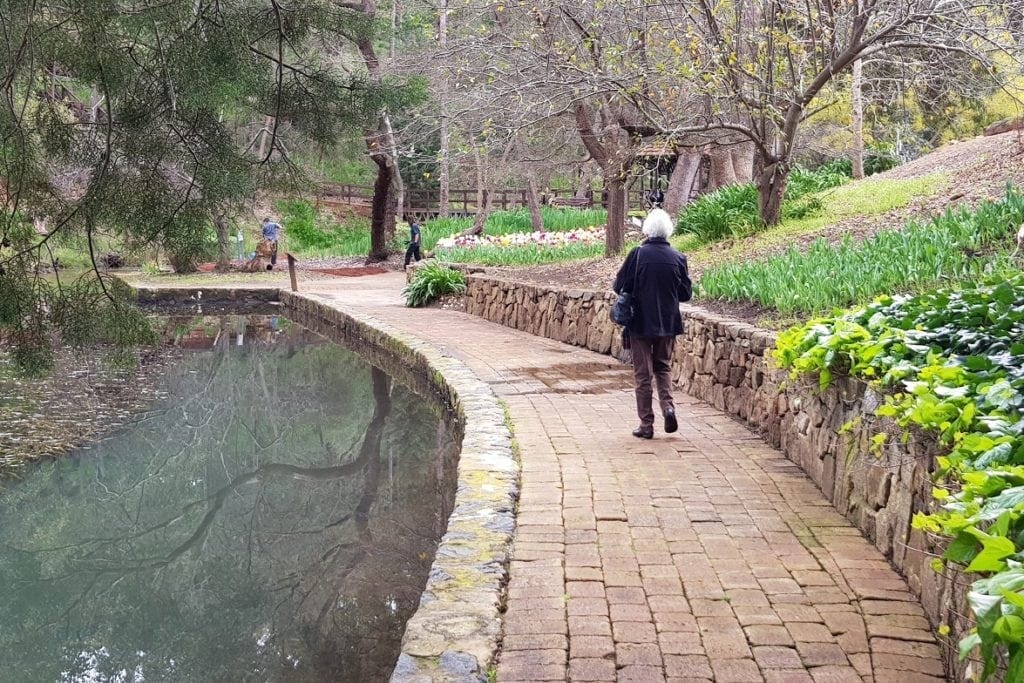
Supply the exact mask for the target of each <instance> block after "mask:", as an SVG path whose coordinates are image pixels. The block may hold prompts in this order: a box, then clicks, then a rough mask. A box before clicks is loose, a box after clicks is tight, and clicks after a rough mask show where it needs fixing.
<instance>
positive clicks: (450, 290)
mask: <svg viewBox="0 0 1024 683" xmlns="http://www.w3.org/2000/svg"><path fill="white" fill-rule="evenodd" d="M465 291H466V278H465V276H463V274H462V272H461V271H458V270H455V269H454V268H448V267H446V266H442V265H441V264H439V263H437V262H435V261H432V262H430V263H428V264H427V265H425V266H423V267H421V268H417V269H416V271H415V272H414V273H413V275H412V278H410V280H409V282H408V284H406V285H405V288H404V289H403V290H402V294H403V295H404V296H405V305H406V306H412V307H419V306H426V305H427V304H429V303H430V302H431V301H433V300H434V299H436V298H438V297H440V296H445V295H447V294H462V293H463V292H465Z"/></svg>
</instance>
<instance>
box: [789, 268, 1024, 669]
mask: <svg viewBox="0 0 1024 683" xmlns="http://www.w3.org/2000/svg"><path fill="white" fill-rule="evenodd" d="M1022 340H1024V274H1020V273H1018V274H1017V275H1015V276H1013V277H1011V278H1009V279H1006V280H1000V281H992V282H989V283H986V284H982V285H977V286H973V287H968V288H964V289H959V290H957V289H940V290H936V291H933V292H928V293H926V294H922V295H919V296H915V297H905V296H903V297H890V296H883V297H881V298H879V299H877V300H876V301H874V302H873V303H871V304H869V305H867V306H865V307H862V308H858V309H855V310H853V311H851V312H849V313H844V314H840V315H836V316H833V317H830V318H826V319H819V320H813V321H811V322H809V323H807V324H806V325H804V326H800V327H795V328H793V329H791V330H789V331H787V332H785V333H784V334H782V335H781V336H780V337H779V340H778V343H777V345H776V351H775V354H776V358H777V359H778V361H779V363H780V364H781V365H782V366H783V367H785V368H790V369H791V370H792V372H793V373H794V374H797V373H818V376H819V382H820V384H821V386H822V387H825V386H828V384H829V382H830V380H831V377H832V374H833V373H836V372H843V373H847V374H850V375H852V376H855V377H861V378H864V379H866V380H868V381H870V382H872V383H874V384H875V385H877V386H878V387H879V388H880V389H882V390H886V391H888V395H887V396H886V400H885V403H884V405H882V406H881V407H879V408H878V410H877V414H878V415H880V416H883V417H888V418H891V419H893V420H894V421H895V422H896V423H897V424H898V425H899V426H901V427H903V428H904V429H908V430H909V429H911V428H913V429H923V430H926V431H928V432H931V433H933V434H935V435H936V436H937V438H938V441H939V443H940V444H941V446H942V447H943V448H944V449H945V450H946V454H945V455H943V456H942V457H939V458H938V469H937V473H936V476H937V478H938V480H939V484H940V487H939V488H936V489H935V494H936V495H935V497H936V500H937V501H939V505H938V507H937V511H936V512H934V513H931V514H919V515H918V516H917V517H916V518H915V520H914V524H915V526H916V527H917V528H919V529H923V530H925V531H928V532H931V533H938V534H942V535H944V536H947V537H949V538H950V539H952V542H951V543H950V544H949V546H948V548H947V550H946V552H945V554H944V559H945V560H947V561H950V562H955V563H957V564H961V565H964V566H965V567H966V571H967V572H968V573H979V574H985V575H988V576H987V578H983V579H981V580H978V581H976V582H975V583H974V585H973V586H972V590H971V592H970V593H969V595H968V601H969V603H970V605H971V608H972V609H973V611H974V614H975V618H976V629H975V630H974V632H973V633H972V634H971V635H969V636H968V637H966V638H965V639H964V640H963V641H962V642H961V653H962V654H963V655H964V656H966V655H967V654H969V653H970V652H971V651H972V650H974V649H975V648H979V649H980V652H981V655H982V658H983V660H984V663H985V668H984V671H983V673H982V678H983V679H984V678H987V677H988V676H989V675H991V674H992V672H993V671H994V669H995V665H996V662H997V659H998V656H999V652H1000V651H1004V652H1005V654H1006V656H1007V659H1008V661H1009V667H1010V669H1011V670H1012V671H1013V670H1015V671H1017V672H1019V673H1024V567H1022V560H1024V342H1022ZM1019 679H1020V677H1019V676H1016V677H1014V676H1008V677H1007V680H1019Z"/></svg>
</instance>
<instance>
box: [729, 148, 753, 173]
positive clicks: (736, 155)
mask: <svg viewBox="0 0 1024 683" xmlns="http://www.w3.org/2000/svg"><path fill="white" fill-rule="evenodd" d="M729 156H731V157H732V169H733V173H734V174H735V176H736V180H735V182H737V183H750V182H753V180H754V143H753V142H751V141H750V140H746V141H744V142H740V143H737V144H735V145H733V146H732V147H730V148H729Z"/></svg>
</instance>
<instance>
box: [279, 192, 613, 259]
mask: <svg viewBox="0 0 1024 683" xmlns="http://www.w3.org/2000/svg"><path fill="white" fill-rule="evenodd" d="M277 209H278V211H279V212H280V213H281V215H282V220H281V222H282V223H283V224H284V227H285V240H286V243H287V244H288V248H289V249H290V250H291V251H292V252H293V253H295V254H296V255H302V256H306V257H316V258H322V257H334V256H338V257H343V256H365V255H366V254H368V253H369V252H370V221H369V219H367V218H360V217H351V218H346V219H345V220H344V221H338V220H337V219H335V218H334V217H333V216H331V215H329V214H326V213H322V212H319V213H318V212H316V210H315V209H314V207H313V205H312V204H310V203H309V202H307V201H305V200H286V201H282V202H279V203H278V205H277ZM541 216H542V218H543V219H544V228H545V230H548V231H550V232H564V231H568V230H573V229H575V228H582V227H592V226H596V225H604V223H605V221H606V219H607V213H606V212H605V211H604V210H603V209H585V210H580V209H556V208H551V207H547V206H545V207H541ZM472 225H473V219H472V218H436V219H433V220H428V221H424V222H423V223H422V224H421V225H420V228H421V233H420V240H421V243H422V248H423V249H425V250H427V251H430V250H432V249H433V248H434V247H435V246H436V244H437V241H438V240H440V239H442V238H445V237H449V236H451V235H453V234H457V233H460V232H463V231H464V230H466V229H468V228H469V227H471V226H472ZM532 230H533V228H532V227H531V224H530V213H529V211H528V210H527V209H525V208H524V209H514V210H510V211H495V212H494V213H492V214H491V215H490V217H489V218H488V219H487V224H486V225H485V226H484V232H485V233H486V234H488V235H508V234H511V233H517V232H532ZM408 238H409V227H408V225H407V224H405V223H400V224H399V225H398V228H397V230H396V234H395V239H394V242H393V243H392V245H391V247H392V249H393V250H395V251H402V250H404V249H405V246H406V243H407V241H408ZM602 248H603V247H602ZM461 251H462V252H468V251H469V250H465V249H463V250H461ZM446 253H447V252H446ZM568 258H575V257H573V256H568ZM448 260H453V261H454V260H458V261H459V262H473V263H480V261H475V260H473V259H472V258H471V255H470V254H469V253H460V254H459V255H458V256H457V257H456V258H449V259H448ZM555 260H564V259H562V258H556V259H555ZM542 262H545V263H546V262H548V261H542Z"/></svg>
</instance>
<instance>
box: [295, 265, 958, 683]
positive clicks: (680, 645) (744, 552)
mask: <svg viewBox="0 0 1024 683" xmlns="http://www.w3.org/2000/svg"><path fill="white" fill-rule="evenodd" d="M402 282H403V279H402V278H401V276H399V275H385V276H375V277H365V278H360V279H358V280H352V281H345V282H343V283H340V284H333V285H332V284H311V285H310V288H309V289H310V290H314V291H318V292H319V293H320V297H319V298H322V299H323V300H325V301H328V302H333V303H335V304H336V305H338V306H340V307H341V308H343V309H348V310H358V311H360V312H363V313H367V314H370V315H373V316H375V317H377V318H378V319H380V320H383V321H385V322H387V323H390V324H392V325H394V326H396V327H398V328H399V329H402V330H405V331H407V332H409V333H410V334H413V335H415V336H418V337H419V338H421V339H423V340H425V341H429V342H431V343H432V344H434V345H435V346H437V347H438V348H439V349H441V350H442V352H444V353H448V354H451V355H453V356H455V357H457V358H459V359H460V360H462V361H463V362H464V363H466V364H467V365H468V366H469V367H471V368H472V369H473V370H474V371H475V372H476V373H477V374H478V375H479V376H480V378H481V379H483V380H484V381H487V382H489V383H490V384H491V386H492V387H493V388H494V391H495V393H497V394H498V396H499V397H501V398H502V399H503V400H504V401H505V402H506V403H507V404H508V408H509V411H510V413H511V416H512V419H513V422H514V425H515V434H516V438H517V439H518V441H519V444H520V447H521V457H522V496H521V500H520V506H519V515H518V529H517V532H516V540H515V545H514V549H513V561H512V565H511V581H510V585H509V600H508V611H507V613H506V615H505V619H504V633H505V637H504V643H503V649H502V653H501V656H500V661H499V665H498V670H497V678H498V680H499V681H531V682H532V681H561V680H573V681H615V680H618V681H663V680H669V681H682V680H700V679H713V680H716V681H723V682H725V681H763V680H766V681H862V680H864V681H879V682H884V681H897V680H898V681H900V683H912V682H914V681H937V680H944V678H943V668H942V664H941V660H940V654H939V650H938V647H937V646H936V644H935V639H934V636H933V633H932V631H931V629H930V628H929V626H928V623H927V622H926V621H925V619H924V616H923V612H922V611H921V608H920V606H919V604H918V603H917V602H915V599H914V596H913V595H912V594H911V593H910V592H909V591H908V589H907V586H906V583H905V582H904V581H903V580H902V579H901V578H900V577H899V575H898V574H896V572H895V571H893V570H892V569H891V568H890V566H889V564H888V563H887V562H886V561H885V559H884V558H883V557H882V555H881V554H880V553H879V552H878V551H877V550H875V548H874V547H873V546H871V545H870V544H869V543H868V542H867V541H866V540H864V538H862V536H861V535H860V532H859V531H858V530H857V529H855V528H854V527H852V526H851V525H850V524H849V522H848V521H847V520H846V519H845V518H844V517H842V516H841V515H839V514H838V513H837V512H836V511H835V510H834V509H833V508H832V506H831V505H830V504H829V503H828V501H827V500H825V498H824V497H823V496H822V495H821V493H820V492H819V491H818V489H817V488H816V487H815V486H814V484H812V483H811V481H810V480H809V479H808V478H807V477H805V476H804V475H803V474H802V472H801V471H800V470H799V468H798V467H797V466H796V465H794V464H792V463H791V462H790V461H789V460H787V459H786V458H785V456H784V455H783V454H782V453H780V452H779V451H778V450H776V449H774V448H771V447H770V446H767V445H765V444H764V443H763V442H762V441H761V440H760V438H758V437H757V436H755V435H754V434H752V433H751V432H749V431H748V430H747V429H746V428H744V427H743V426H741V425H739V424H738V423H736V422H734V421H733V420H731V419H730V418H728V417H726V416H725V415H723V414H721V413H719V412H717V411H715V410H714V409H712V408H710V407H708V406H706V405H704V404H702V403H700V402H698V401H695V400H693V399H690V398H688V397H686V396H684V395H677V397H676V404H677V411H678V414H679V423H680V428H679V432H677V433H676V434H673V435H666V434H664V433H663V432H661V430H660V427H661V424H660V423H658V424H657V425H656V433H655V438H654V440H652V441H641V440H638V439H635V438H633V437H632V436H631V435H630V433H629V432H630V430H631V429H632V428H633V427H634V426H636V416H635V412H634V404H633V394H632V390H631V376H630V372H629V370H628V369H627V368H626V367H625V366H623V365H621V364H620V363H618V362H617V361H615V360H613V359H611V358H609V357H607V356H602V355H599V354H596V353H592V352H589V351H585V350H582V349H579V348H576V347H571V346H567V345H564V344H560V343H558V342H553V341H550V340H546V339H542V338H539V337H534V336H532V335H529V334H526V333H522V332H518V331H515V330H510V329H508V328H504V327H501V326H499V325H496V324H492V323H489V322H486V321H483V320H481V319H479V318H475V317H472V316H468V315H465V314H462V313H456V312H451V311H443V310H437V309H430V310H421V309H407V308H405V307H403V306H402V303H401V300H400V298H399V296H398V291H399V289H400V288H401V286H402Z"/></svg>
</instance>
